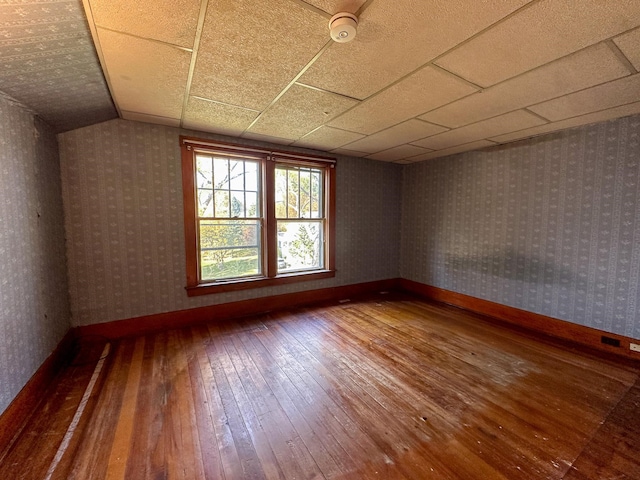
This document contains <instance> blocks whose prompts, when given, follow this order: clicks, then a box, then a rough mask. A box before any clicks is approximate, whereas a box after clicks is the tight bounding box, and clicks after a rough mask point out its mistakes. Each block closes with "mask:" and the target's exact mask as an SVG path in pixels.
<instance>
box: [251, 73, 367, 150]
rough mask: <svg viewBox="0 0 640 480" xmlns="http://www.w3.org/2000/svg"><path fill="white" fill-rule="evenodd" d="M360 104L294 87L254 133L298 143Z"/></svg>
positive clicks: (263, 116) (264, 117)
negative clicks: (321, 126) (308, 134)
mask: <svg viewBox="0 0 640 480" xmlns="http://www.w3.org/2000/svg"><path fill="white" fill-rule="evenodd" d="M356 103H357V100H354V99H352V98H347V97H343V96H341V95H336V94H334V93H329V92H323V91H321V90H317V89H314V88H307V87H303V86H301V85H292V86H291V88H290V89H289V90H287V91H286V93H285V94H284V95H283V96H282V97H280V99H278V101H277V102H276V103H275V104H273V105H272V106H271V107H269V109H267V110H266V111H265V112H264V113H263V114H262V116H261V117H260V118H258V120H257V122H256V123H255V124H254V125H252V126H251V128H250V131H251V132H253V133H259V134H262V135H273V136H276V137H282V138H290V139H292V140H297V139H298V138H300V137H302V136H303V135H306V134H307V133H309V132H310V131H311V130H314V129H315V128H317V127H319V126H320V125H322V124H323V123H325V122H326V121H327V120H329V119H331V118H333V117H335V116H336V115H339V114H340V113H342V112H344V111H345V110H347V109H348V108H351V107H353V106H354V105H355V104H356Z"/></svg>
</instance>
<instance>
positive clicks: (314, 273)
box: [180, 137, 335, 295]
mask: <svg viewBox="0 0 640 480" xmlns="http://www.w3.org/2000/svg"><path fill="white" fill-rule="evenodd" d="M180 145H181V149H182V177H183V193H184V213H185V240H186V256H187V291H188V293H189V295H200V294H205V293H213V292H217V291H228V290H237V289H244V288H253V287H259V286H265V285H274V284H279V283H289V282H295V281H300V280H312V279H317V278H326V277H330V276H333V275H334V260H333V259H334V255H335V253H334V245H335V242H334V240H333V239H334V237H335V228H334V225H335V220H334V209H335V186H334V182H335V168H334V167H335V164H334V160H332V159H329V158H323V157H313V156H300V155H297V154H291V153H286V152H277V151H266V150H261V149H254V148H244V147H239V146H233V145H226V144H215V143H210V142H206V141H204V140H197V139H193V138H188V137H180Z"/></svg>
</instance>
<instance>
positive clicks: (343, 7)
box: [300, 0, 366, 30]
mask: <svg viewBox="0 0 640 480" xmlns="http://www.w3.org/2000/svg"><path fill="white" fill-rule="evenodd" d="M300 1H304V2H305V3H308V4H309V5H313V6H314V7H316V8H319V9H320V10H324V11H325V12H327V13H328V14H329V15H335V14H336V13H340V12H348V13H356V12H357V11H358V9H359V8H360V7H361V6H362V5H364V3H365V1H366V0H300ZM328 28H329V23H328V22H327V30H328Z"/></svg>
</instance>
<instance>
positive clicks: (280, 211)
mask: <svg viewBox="0 0 640 480" xmlns="http://www.w3.org/2000/svg"><path fill="white" fill-rule="evenodd" d="M275 199H276V217H277V218H287V171H286V170H285V169H284V168H276V195H275Z"/></svg>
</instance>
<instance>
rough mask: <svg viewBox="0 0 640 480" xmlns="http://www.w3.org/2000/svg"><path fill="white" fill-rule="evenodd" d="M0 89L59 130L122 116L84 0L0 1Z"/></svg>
mask: <svg viewBox="0 0 640 480" xmlns="http://www.w3.org/2000/svg"><path fill="white" fill-rule="evenodd" d="M0 93H3V94H5V95H8V96H10V97H12V98H13V99H15V100H17V101H18V102H20V103H21V104H23V105H25V106H27V107H29V109H31V110H32V111H33V112H35V113H37V114H38V115H39V116H40V117H42V118H43V119H44V120H45V121H46V122H47V123H48V124H49V125H51V126H53V127H54V128H55V129H56V131H58V132H62V131H66V130H72V129H74V128H78V127H83V126H86V125H91V124H93V123H98V122H102V121H105V120H109V119H111V118H116V117H117V116H118V113H117V111H116V109H115V107H114V105H113V101H112V100H111V95H110V94H109V89H108V88H107V84H106V82H105V80H104V76H103V74H102V70H101V69H100V63H99V62H98V57H97V56H96V51H95V48H94V46H93V41H92V38H91V33H90V32H89V29H88V26H87V20H86V17H85V14H84V10H83V8H82V3H81V2H80V0H0Z"/></svg>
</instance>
